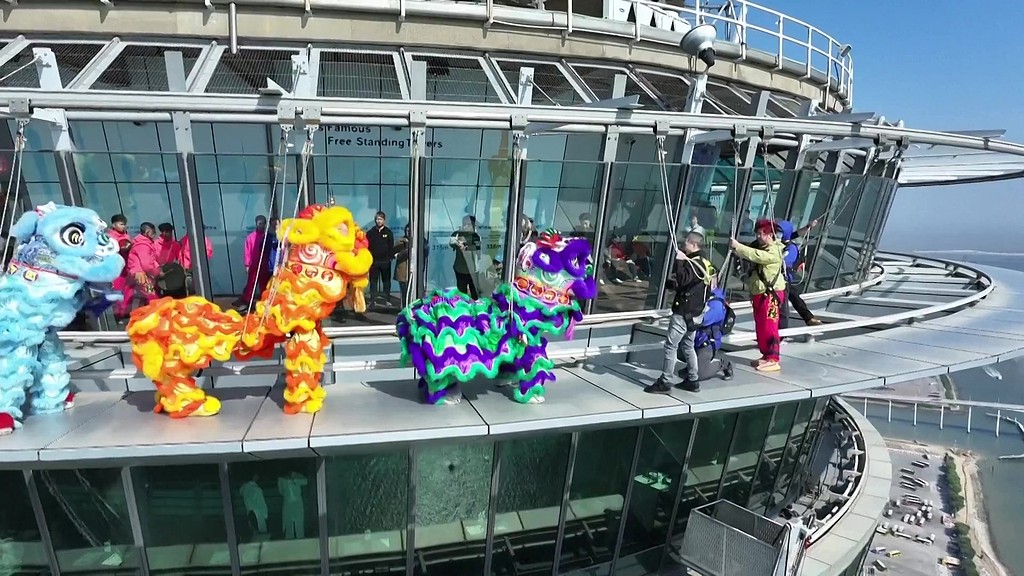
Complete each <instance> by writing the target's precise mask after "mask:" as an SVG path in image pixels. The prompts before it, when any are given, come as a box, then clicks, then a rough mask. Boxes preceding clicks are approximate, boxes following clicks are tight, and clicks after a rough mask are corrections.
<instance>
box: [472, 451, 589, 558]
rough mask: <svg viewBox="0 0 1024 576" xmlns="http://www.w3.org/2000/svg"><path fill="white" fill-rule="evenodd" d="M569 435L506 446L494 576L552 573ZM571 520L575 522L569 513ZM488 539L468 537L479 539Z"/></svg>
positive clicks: (497, 512)
mask: <svg viewBox="0 0 1024 576" xmlns="http://www.w3.org/2000/svg"><path fill="white" fill-rule="evenodd" d="M570 438H571V437H570V435H569V434H561V435H557V436H552V435H548V436H542V437H539V438H530V439H525V440H513V441H509V442H502V443H501V444H500V450H501V469H500V471H499V477H498V496H497V500H496V501H495V504H494V505H495V507H496V508H495V515H494V552H493V554H494V558H493V560H492V561H491V574H494V575H499V574H533V573H547V574H550V573H551V568H552V565H553V564H554V556H555V542H556V540H557V538H558V517H559V514H560V512H561V509H562V488H563V485H564V478H565V471H566V468H567V467H568V464H569V441H570ZM566 515H567V516H566V518H567V520H568V518H570V517H572V513H571V511H568V510H567V511H566ZM485 535H486V525H485V533H484V534H476V533H474V534H467V537H469V538H473V539H476V538H478V537H481V536H485Z"/></svg>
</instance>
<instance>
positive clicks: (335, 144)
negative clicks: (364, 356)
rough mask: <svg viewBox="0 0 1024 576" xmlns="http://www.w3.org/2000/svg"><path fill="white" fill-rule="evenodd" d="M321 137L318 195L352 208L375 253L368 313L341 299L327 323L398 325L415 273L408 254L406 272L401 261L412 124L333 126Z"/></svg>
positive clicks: (317, 163)
mask: <svg viewBox="0 0 1024 576" xmlns="http://www.w3.org/2000/svg"><path fill="white" fill-rule="evenodd" d="M315 138H316V140H315V148H314V149H315V150H317V154H316V156H314V159H313V177H314V182H315V186H314V188H315V195H316V199H317V201H319V202H328V203H330V202H334V203H335V204H337V205H339V206H344V207H346V208H348V209H349V210H351V211H352V216H353V218H354V219H355V221H356V223H357V224H359V226H361V227H362V228H363V230H365V231H366V233H367V237H368V239H369V240H370V252H371V254H372V255H373V267H372V268H371V271H370V286H369V287H368V289H367V294H366V308H367V309H366V312H365V313H359V314H357V313H355V311H354V310H351V309H350V308H349V307H348V306H347V305H345V304H338V306H337V307H336V308H335V311H334V315H333V316H332V318H331V319H330V320H329V321H328V322H327V324H328V325H331V324H336V325H341V324H347V323H349V322H352V323H354V324H393V323H394V321H395V316H396V314H397V313H398V310H400V309H401V307H402V302H403V301H404V300H403V298H404V296H405V289H404V288H403V285H404V284H403V282H404V280H403V278H405V279H406V280H405V281H407V279H408V277H409V275H408V259H407V258H402V259H401V260H402V261H404V262H406V268H405V270H404V272H403V270H402V269H401V267H400V264H401V262H400V261H399V260H400V259H399V255H400V253H401V250H402V241H403V238H407V237H406V234H405V232H404V231H405V229H406V226H408V224H409V166H410V162H411V160H410V157H411V152H412V151H411V150H410V145H409V142H410V132H409V129H408V128H402V127H377V126H342V125H332V126H325V127H323V129H321V130H320V131H319V132H317V134H316V137H315ZM406 241H407V240H406ZM406 256H407V255H406Z"/></svg>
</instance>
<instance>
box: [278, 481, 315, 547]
mask: <svg viewBox="0 0 1024 576" xmlns="http://www.w3.org/2000/svg"><path fill="white" fill-rule="evenodd" d="M306 484H308V481H307V480H306V478H305V476H303V475H302V474H299V473H298V472H292V473H291V474H289V475H287V476H281V477H280V478H278V479H277V491H278V492H280V493H281V498H282V499H283V500H284V501H283V502H282V503H281V523H282V525H283V527H284V537H285V539H287V540H295V539H298V538H305V537H306V524H305V522H306V510H305V504H304V503H303V501H302V489H303V488H304V487H305V486H306Z"/></svg>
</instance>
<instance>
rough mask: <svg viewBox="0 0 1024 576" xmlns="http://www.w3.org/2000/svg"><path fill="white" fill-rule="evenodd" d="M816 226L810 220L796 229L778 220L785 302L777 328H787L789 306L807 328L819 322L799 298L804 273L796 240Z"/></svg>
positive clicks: (791, 224)
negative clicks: (784, 273)
mask: <svg viewBox="0 0 1024 576" xmlns="http://www.w3.org/2000/svg"><path fill="white" fill-rule="evenodd" d="M817 225H818V220H817V219H815V220H811V221H810V222H809V223H808V224H807V225H806V226H804V227H803V228H800V229H799V230H797V229H796V226H794V225H793V223H792V222H790V221H789V220H779V222H778V224H777V226H778V229H779V232H780V233H781V239H782V259H783V261H784V262H785V264H786V302H785V303H784V304H783V306H782V316H780V317H779V328H786V327H788V326H789V304H790V302H792V303H793V308H794V309H796V313H797V314H799V315H800V319H801V320H803V321H804V324H807V325H808V326H818V325H820V324H821V320H818V319H817V318H815V317H814V313H813V312H811V311H810V310H809V309H808V308H807V304H805V303H804V299H803V298H801V297H800V284H801V283H802V281H801V279H800V276H802V275H803V271H804V255H803V254H802V253H801V251H800V245H799V244H797V239H798V238H802V237H804V236H806V235H807V233H808V232H810V231H811V229H812V228H814V227H815V226H817Z"/></svg>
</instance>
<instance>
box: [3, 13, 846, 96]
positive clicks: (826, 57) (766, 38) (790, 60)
mask: <svg viewBox="0 0 1024 576" xmlns="http://www.w3.org/2000/svg"><path fill="white" fill-rule="evenodd" d="M67 1H71V0H67ZM80 1H81V2H82V3H83V4H85V3H88V4H91V5H93V6H95V7H96V9H97V10H117V9H118V7H120V6H131V5H133V4H141V2H140V1H139V0H120V1H118V2H115V3H113V4H109V3H104V4H100V3H98V2H95V0H89V1H88V2H85V1H84V0H80ZM589 1H590V2H595V3H596V1H597V0H589ZM600 1H601V8H602V12H603V14H602V17H600V18H597V17H593V16H584V15H582V14H577V13H574V10H573V0H567V6H566V10H565V11H564V12H562V11H549V10H545V9H543V5H544V0H497V1H496V0H484V1H482V2H481V1H477V2H473V1H464V2H460V1H455V2H436V1H428V0H234V2H232V4H234V5H237V6H239V10H244V9H245V7H246V6H259V7H281V8H286V9H287V8H291V9H294V10H297V11H301V12H302V13H304V14H307V15H309V16H310V17H315V15H316V13H317V12H318V11H332V10H335V11H358V12H375V13H385V14H394V15H395V17H396V19H397V20H398V21H399V22H401V21H404V20H405V19H406V18H408V17H410V16H418V17H426V18H430V17H434V18H453V19H459V20H476V21H480V22H482V23H483V25H484V26H485V27H491V26H495V25H498V26H508V27H522V28H530V29H541V30H544V29H546V30H552V31H558V32H561V33H562V34H563V35H564V36H566V37H569V36H572V35H574V34H597V35H602V36H610V37H616V38H623V39H626V38H628V39H630V42H631V43H638V42H652V43H656V44H664V45H673V46H675V45H678V43H679V40H680V39H681V37H682V34H683V33H685V32H686V31H687V30H689V29H690V28H692V27H694V26H696V25H699V24H705V23H706V24H712V25H714V26H715V27H716V29H717V30H718V39H717V41H718V43H719V45H718V46H716V48H717V51H718V52H719V56H720V57H721V58H725V59H732V60H750V61H751V62H754V63H756V64H757V65H761V66H771V67H773V68H774V69H776V70H780V71H782V70H785V71H786V72H788V73H790V74H793V75H795V76H798V77H802V78H804V79H807V80H811V79H812V78H814V80H813V81H814V82H819V81H820V83H821V84H822V85H823V86H826V87H829V88H830V89H832V90H833V92H834V93H836V94H837V95H838V96H839V97H840V98H841V99H842V100H844V101H845V103H846V104H847V105H848V106H852V105H853V59H852V58H851V56H850V53H849V49H848V46H846V45H844V44H841V43H840V42H839V41H838V40H836V39H835V38H833V37H832V36H830V35H828V34H826V33H825V32H823V31H822V30H820V29H819V28H817V27H815V26H812V25H810V24H808V23H806V22H803V21H802V20H799V19H797V18H793V17H791V16H788V15H786V14H783V13H782V12H779V11H777V10H773V9H771V8H767V7H765V6H762V5H760V4H756V3H754V2H748V1H746V0H722V1H721V2H717V3H716V5H714V6H710V5H709V3H708V2H707V0H697V2H696V4H697V6H696V7H690V6H685V7H680V6H673V5H671V4H667V3H662V2H654V1H651V0H600ZM191 3H192V4H194V5H196V6H200V7H203V8H204V9H207V10H217V9H218V8H221V9H226V5H227V4H228V2H226V1H224V0H191ZM181 4H189V2H181ZM23 6H24V7H26V8H29V7H30V3H28V2H26V3H23ZM11 9H12V10H18V9H19V6H18V5H14V6H13V7H11ZM590 11H591V12H592V11H593V10H592V9H591V10H590ZM631 17H632V19H633V21H632V22H630V21H629V19H630V18H631ZM231 28H232V29H234V26H232V27H231ZM242 33H243V34H244V31H242Z"/></svg>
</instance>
